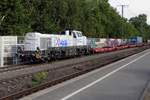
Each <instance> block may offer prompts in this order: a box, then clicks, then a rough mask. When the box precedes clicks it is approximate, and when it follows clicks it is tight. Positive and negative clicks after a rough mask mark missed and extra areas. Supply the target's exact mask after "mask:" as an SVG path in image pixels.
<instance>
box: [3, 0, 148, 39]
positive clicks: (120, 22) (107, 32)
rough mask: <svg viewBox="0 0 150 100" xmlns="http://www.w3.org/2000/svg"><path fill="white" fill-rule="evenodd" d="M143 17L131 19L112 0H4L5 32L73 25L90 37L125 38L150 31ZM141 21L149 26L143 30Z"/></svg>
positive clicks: (46, 29) (18, 32) (22, 32)
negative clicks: (120, 12) (125, 17)
mask: <svg viewBox="0 0 150 100" xmlns="http://www.w3.org/2000/svg"><path fill="white" fill-rule="evenodd" d="M139 17H140V18H133V19H131V20H130V22H127V20H126V19H124V18H121V16H120V15H119V14H118V13H117V11H116V10H115V9H114V8H112V7H111V6H110V5H109V3H108V0H0V34H1V35H25V33H26V32H30V31H38V32H41V33H52V32H58V31H62V30H65V29H68V28H70V29H76V30H81V31H83V33H84V35H87V36H88V37H105V38H106V37H116V38H122V37H129V36H134V35H137V34H138V35H139V33H142V32H143V31H146V32H149V31H150V30H149V26H147V25H146V26H145V21H146V16H144V15H141V16H139ZM141 20H142V22H140V21H141ZM139 23H142V25H143V27H146V28H145V29H144V30H143V31H141V28H140V27H139ZM122 28H123V32H122ZM146 32H145V33H144V34H146ZM147 34H148V33H147ZM143 36H145V37H146V35H143Z"/></svg>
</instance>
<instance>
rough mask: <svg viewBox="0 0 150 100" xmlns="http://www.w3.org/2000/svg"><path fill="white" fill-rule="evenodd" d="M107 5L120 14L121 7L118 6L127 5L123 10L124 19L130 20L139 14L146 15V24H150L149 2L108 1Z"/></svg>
mask: <svg viewBox="0 0 150 100" xmlns="http://www.w3.org/2000/svg"><path fill="white" fill-rule="evenodd" d="M109 3H110V4H111V5H112V6H113V7H115V8H117V11H118V12H119V13H120V14H121V7H119V6H118V5H121V4H125V5H128V6H127V7H125V8H124V17H126V18H128V19H129V18H130V17H134V16H137V15H139V14H142V13H144V14H146V15H147V16H148V24H150V1H149V0H109Z"/></svg>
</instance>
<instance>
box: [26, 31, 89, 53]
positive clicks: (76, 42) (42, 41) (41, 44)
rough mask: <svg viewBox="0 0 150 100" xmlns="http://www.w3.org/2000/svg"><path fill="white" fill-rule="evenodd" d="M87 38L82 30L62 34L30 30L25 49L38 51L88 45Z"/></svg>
mask: <svg viewBox="0 0 150 100" xmlns="http://www.w3.org/2000/svg"><path fill="white" fill-rule="evenodd" d="M86 45H87V38H86V37H85V36H82V32H80V31H71V32H69V31H65V32H61V33H60V34H41V33H38V32H30V33H27V34H26V36H25V45H24V46H25V51H36V50H37V47H38V48H40V50H47V49H48V48H53V47H55V48H63V47H73V46H86Z"/></svg>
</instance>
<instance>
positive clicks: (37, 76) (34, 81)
mask: <svg viewBox="0 0 150 100" xmlns="http://www.w3.org/2000/svg"><path fill="white" fill-rule="evenodd" d="M47 76H48V72H39V73H36V74H34V75H33V78H32V86H36V85H38V84H40V83H41V82H42V81H43V80H44V79H45V78H46V77H47Z"/></svg>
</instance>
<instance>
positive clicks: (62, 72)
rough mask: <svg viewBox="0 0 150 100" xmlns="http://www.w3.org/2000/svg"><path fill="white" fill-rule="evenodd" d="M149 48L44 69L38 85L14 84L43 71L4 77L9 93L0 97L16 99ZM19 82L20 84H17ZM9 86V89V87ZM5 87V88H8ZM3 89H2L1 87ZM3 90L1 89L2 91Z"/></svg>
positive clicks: (28, 79) (8, 99) (27, 79)
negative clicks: (43, 77)
mask: <svg viewBox="0 0 150 100" xmlns="http://www.w3.org/2000/svg"><path fill="white" fill-rule="evenodd" d="M147 48H149V46H145V47H142V48H135V49H131V50H127V51H124V52H118V53H114V54H113V53H112V54H110V55H109V56H108V55H107V56H103V58H100V59H98V58H94V59H92V60H88V61H83V62H79V63H75V64H68V65H64V66H61V67H55V68H51V69H44V70H42V71H44V72H48V73H49V74H48V77H47V78H46V79H45V80H44V81H43V83H41V84H40V85H38V86H35V87H28V86H25V87H24V86H13V85H14V84H16V85H18V84H26V83H24V82H23V83H20V82H22V80H25V81H31V80H32V77H33V75H34V74H35V73H38V72H41V71H37V72H33V73H30V74H23V75H20V76H16V77H13V78H8V79H3V80H1V81H0V86H3V87H6V88H7V90H9V91H6V92H7V93H3V94H1V95H2V96H4V95H6V96H5V97H2V98H0V100H14V99H16V98H20V97H22V96H25V95H28V94H31V93H34V92H36V91H38V90H41V89H44V88H47V87H50V86H52V85H55V84H58V83H61V82H63V81H65V80H68V79H71V78H74V77H77V76H79V75H81V74H84V73H87V72H89V71H92V70H94V69H97V68H100V67H102V66H104V65H106V64H109V63H112V62H114V61H117V60H120V59H123V58H125V57H128V56H130V55H133V54H135V53H138V52H141V51H143V50H145V49H147ZM17 83H18V84H17ZM8 87H9V89H8ZM6 88H5V89H6ZM0 90H1V89H0ZM0 92H1V91H0Z"/></svg>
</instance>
